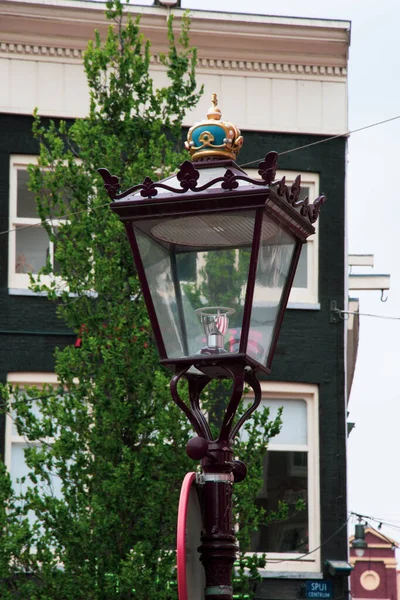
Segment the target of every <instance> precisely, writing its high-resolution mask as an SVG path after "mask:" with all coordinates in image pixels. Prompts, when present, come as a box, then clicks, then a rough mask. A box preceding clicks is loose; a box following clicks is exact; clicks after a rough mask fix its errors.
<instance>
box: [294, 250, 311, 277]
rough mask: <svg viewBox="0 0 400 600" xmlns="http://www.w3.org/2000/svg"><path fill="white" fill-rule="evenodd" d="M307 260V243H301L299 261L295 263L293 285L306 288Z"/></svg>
mask: <svg viewBox="0 0 400 600" xmlns="http://www.w3.org/2000/svg"><path fill="white" fill-rule="evenodd" d="M307 263H308V261H307V243H306V244H303V247H302V249H301V253H300V258H299V262H298V264H297V269H296V275H295V276H294V280H293V287H296V288H306V287H307V281H308V264H307Z"/></svg>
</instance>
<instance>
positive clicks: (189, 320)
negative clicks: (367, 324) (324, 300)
mask: <svg viewBox="0 0 400 600" xmlns="http://www.w3.org/2000/svg"><path fill="white" fill-rule="evenodd" d="M242 143H243V138H242V136H241V134H240V131H239V129H238V128H237V127H235V126H234V125H232V124H231V123H229V122H227V121H222V120H221V111H220V109H219V108H218V106H217V98H216V95H215V94H213V97H212V106H211V107H210V109H209V111H208V114H207V119H206V120H204V121H201V122H200V123H196V124H195V125H194V126H193V127H192V128H191V129H190V130H189V132H188V137H187V142H186V147H187V149H188V151H189V152H190V154H191V157H192V161H193V162H189V161H185V162H184V163H183V164H182V165H181V167H180V169H179V171H178V173H177V174H176V175H173V176H172V177H168V178H166V179H163V180H162V181H159V182H153V181H152V180H151V179H150V178H149V177H146V179H145V180H144V181H143V183H142V184H140V185H135V186H133V187H132V188H130V189H128V190H127V191H125V192H122V193H119V194H118V190H119V183H118V178H117V177H115V176H112V175H110V173H109V172H108V171H107V170H106V169H99V172H100V174H101V175H102V177H103V180H104V184H105V187H106V189H107V191H108V194H109V196H110V198H111V200H112V201H113V202H112V203H111V209H112V210H113V211H114V212H116V213H117V215H118V216H119V218H120V219H121V221H122V222H123V223H124V225H125V227H126V231H127V235H128V239H129V242H130V245H131V249H132V253H133V257H134V261H135V265H136V269H137V273H138V276H139V279H140V283H141V287H142V291H143V295H144V299H145V302H146V306H147V309H148V312H149V316H150V320H151V324H152V328H153V332H154V337H155V341H156V344H157V348H158V351H159V354H160V361H161V364H163V365H165V366H167V367H169V368H170V369H171V370H172V371H173V373H174V375H173V377H172V380H171V394H172V398H173V400H174V401H175V403H176V404H177V405H178V406H179V408H180V409H181V410H182V411H183V412H184V413H185V415H186V416H187V418H188V419H189V421H190V423H191V425H192V427H193V429H194V431H195V433H196V434H197V435H196V437H194V438H193V439H191V440H189V442H188V444H187V447H186V451H187V454H188V455H189V457H190V458H192V459H195V460H201V467H202V472H203V483H204V485H203V494H202V497H203V512H204V523H203V531H202V536H201V546H200V548H199V552H200V555H201V561H202V563H203V565H204V568H205V574H206V589H205V595H206V598H207V599H208V600H212V599H214V598H219V600H230V599H231V598H232V574H231V573H232V566H233V563H234V561H235V557H236V552H237V546H236V541H235V536H234V527H233V519H232V483H233V481H241V480H242V479H244V477H245V476H246V467H245V465H244V464H243V463H241V462H240V461H237V460H235V459H234V454H233V449H232V443H233V440H234V438H235V436H236V434H237V433H238V431H239V430H240V428H241V427H242V425H243V424H244V422H245V421H246V419H248V418H249V417H250V415H251V414H252V413H253V412H254V410H256V408H257V406H258V405H259V403H260V401H261V388H260V385H259V382H258V380H257V377H256V372H261V373H266V374H268V373H270V367H271V362H272V358H273V354H274V350H275V347H276V344H277V341H278V335H279V331H280V328H281V324H282V319H283V315H284V311H285V308H286V305H287V301H288V297H289V293H290V290H291V287H292V283H293V279H294V275H295V272H296V267H297V263H298V260H299V256H300V252H301V248H302V245H303V243H304V242H305V241H306V239H307V237H308V236H309V235H311V234H312V233H314V231H315V230H314V227H313V225H312V224H313V223H314V222H315V221H316V220H317V218H318V215H319V212H320V208H321V205H322V204H323V203H324V201H325V197H324V196H320V197H319V198H317V199H316V200H315V201H314V203H312V204H310V203H309V200H308V198H305V199H304V200H299V195H300V176H298V177H297V178H296V180H295V182H294V183H293V184H292V185H291V187H290V188H289V187H288V186H287V185H286V182H285V178H283V179H281V180H280V181H275V178H276V168H277V157H278V154H277V153H276V152H269V153H268V154H267V155H266V157H265V159H264V160H263V161H262V162H261V163H260V165H259V170H258V173H259V175H260V178H258V179H253V178H251V177H249V176H248V175H247V174H246V172H245V171H243V169H241V168H240V167H239V166H238V165H237V164H236V163H235V162H234V160H235V159H236V157H237V154H238V152H239V150H240V147H241V146H242ZM182 377H185V378H186V379H187V381H188V388H189V399H190V404H189V405H188V404H186V403H185V402H184V401H183V399H182V398H181V397H180V395H179V393H178V382H179V380H180V379H181V378H182ZM216 378H219V379H220V378H225V379H226V378H228V379H232V380H233V385H232V392H231V398H230V401H229V403H228V405H227V408H226V411H225V414H224V416H223V419H222V425H221V429H220V433H219V436H218V438H217V439H213V438H212V435H211V430H210V427H209V424H208V421H207V418H206V416H205V415H204V413H203V412H202V411H201V407H200V394H201V392H202V390H203V389H204V388H205V386H206V385H207V384H208V383H209V382H210V381H211V380H212V379H216ZM245 384H248V385H249V386H250V387H251V388H252V389H253V391H254V401H253V403H252V404H251V406H250V407H249V408H248V409H247V410H246V411H245V412H244V414H243V415H242V416H241V417H240V418H239V419H237V420H236V419H235V417H236V412H237V409H238V405H239V402H240V399H241V397H242V394H243V388H244V385H245Z"/></svg>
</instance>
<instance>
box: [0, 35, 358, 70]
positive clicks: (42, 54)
mask: <svg viewBox="0 0 400 600" xmlns="http://www.w3.org/2000/svg"><path fill="white" fill-rule="evenodd" d="M1 55H20V56H21V57H22V56H23V57H24V58H27V59H35V60H40V59H55V60H60V59H61V60H64V61H65V60H66V61H72V62H76V61H77V62H81V61H82V57H83V50H81V49H80V48H64V47H61V46H49V45H46V46H44V45H38V44H19V43H14V42H8V43H7V42H1V43H0V56H1ZM151 62H152V63H153V64H159V65H161V61H160V59H159V57H158V56H152V60H151ZM198 69H205V70H206V71H213V70H219V71H239V72H241V73H243V74H245V73H249V72H251V73H254V74H257V73H263V74H264V75H265V74H278V75H285V74H286V75H290V74H291V75H300V76H308V77H312V76H314V77H318V78H321V77H323V78H325V77H346V75H347V69H346V67H333V66H331V65H304V64H295V63H291V64H288V63H282V62H278V63H276V62H260V61H244V60H230V59H214V58H205V57H201V56H200V57H199V61H198Z"/></svg>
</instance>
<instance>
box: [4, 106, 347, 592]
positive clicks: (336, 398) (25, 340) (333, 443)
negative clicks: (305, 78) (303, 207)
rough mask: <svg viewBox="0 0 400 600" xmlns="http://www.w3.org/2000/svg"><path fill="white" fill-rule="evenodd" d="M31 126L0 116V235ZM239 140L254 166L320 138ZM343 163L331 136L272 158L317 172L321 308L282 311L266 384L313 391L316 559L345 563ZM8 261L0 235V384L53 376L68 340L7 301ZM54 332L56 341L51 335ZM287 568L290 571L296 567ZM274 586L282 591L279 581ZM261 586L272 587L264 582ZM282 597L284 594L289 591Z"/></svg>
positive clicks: (19, 301) (60, 329) (45, 320)
mask: <svg viewBox="0 0 400 600" xmlns="http://www.w3.org/2000/svg"><path fill="white" fill-rule="evenodd" d="M31 126H32V118H30V117H25V116H18V115H6V114H2V115H0V132H1V133H0V231H5V230H7V229H8V189H9V156H10V154H35V153H37V150H38V148H37V144H36V143H35V142H34V140H33V139H32V135H31ZM243 135H244V138H245V145H244V147H243V150H242V152H241V154H240V159H239V160H238V163H239V164H240V165H243V164H245V163H247V162H249V161H253V160H254V159H260V160H261V159H262V158H263V157H264V156H265V154H266V153H267V152H268V151H270V150H276V151H278V152H285V151H287V150H292V149H294V148H297V147H299V146H303V145H306V144H309V143H312V142H315V141H317V140H320V139H323V138H321V137H318V136H310V135H299V134H274V133H270V134H265V133H256V132H244V134H243ZM345 158H346V140H345V139H344V138H337V139H334V140H332V141H329V142H327V143H323V144H319V145H316V146H312V147H310V148H306V149H303V150H300V151H297V152H291V153H289V154H286V155H284V156H282V157H280V159H279V168H281V169H288V170H295V171H296V170H297V171H309V172H313V173H314V172H316V173H319V175H320V193H324V194H326V196H327V197H328V202H327V203H326V204H325V205H324V206H323V208H322V212H321V216H320V221H319V301H320V304H321V309H320V310H288V311H287V313H286V315H285V318H284V323H283V328H282V333H281V336H280V340H279V343H278V346H277V350H276V355H275V359H274V363H273V365H272V375H271V379H273V380H278V381H298V382H309V383H315V384H318V385H319V390H320V395H319V400H320V422H319V428H320V483H321V520H322V531H321V539H322V541H324V540H328V539H329V538H330V537H331V536H333V537H332V540H330V541H328V542H327V543H325V544H324V545H323V548H322V557H323V561H324V560H325V559H342V560H344V559H346V557H347V531H346V528H345V527H344V528H343V529H342V530H341V533H340V534H339V535H334V534H335V532H336V531H337V530H338V529H339V528H340V527H341V526H342V525H343V523H344V522H345V521H346V518H347V515H346V456H345V448H346V437H345V435H346V414H345V398H344V364H345V362H344V350H343V349H344V342H343V332H344V329H343V323H340V324H331V323H330V314H329V306H330V302H331V301H332V300H335V301H336V302H337V304H338V306H343V305H344V294H345V289H344V278H345V272H346V270H345V247H344V233H345V232H344V176H345ZM256 166H257V163H256V164H255V165H251V168H254V167H256ZM249 168H250V166H249ZM7 260H8V236H7V235H0V381H1V382H4V381H5V380H6V377H7V373H8V372H10V371H52V370H53V349H54V347H55V346H61V347H62V346H63V345H65V344H67V343H73V342H74V336H71V337H69V336H68V337H67V336H65V335H64V333H65V332H66V329H65V326H64V325H63V323H61V322H60V321H58V320H57V319H56V318H55V313H54V306H53V305H51V304H49V303H48V302H47V300H46V299H45V298H39V297H29V296H9V295H8V290H7ZM4 330H7V331H18V332H27V331H29V332H34V331H40V332H47V333H46V334H44V333H40V334H38V335H28V334H26V333H18V334H15V335H12V334H9V333H7V334H5V333H1V331H4ZM55 333H56V334H57V333H58V335H54V334H55ZM50 334H51V335H50ZM0 447H1V448H3V447H4V424H3V422H1V424H0ZM293 570H294V571H295V570H296V569H295V565H294V568H293ZM271 584H272V580H271ZM280 584H282V585H289V583H287V584H284V582H283V581H280ZM265 585H267V586H268V589H269V590H270V589H271V586H270V584H269V583H268V580H267V581H266V582H265ZM340 585H341V584H340ZM263 586H264V584H263ZM290 586H291V587H290ZM290 586H289V588H288V589H293V588H292V584H290ZM263 589H264V588H263ZM260 591H261V590H260ZM288 593H289V595H290V594H291V593H292V592H288ZM265 594H266V592H265V591H263V592H262V596H263V597H270V596H268V594H267V595H265ZM278 597H281V596H278ZM282 597H284V595H283V596H282Z"/></svg>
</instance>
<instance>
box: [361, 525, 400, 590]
mask: <svg viewBox="0 0 400 600" xmlns="http://www.w3.org/2000/svg"><path fill="white" fill-rule="evenodd" d="M353 539H354V538H350V563H351V565H352V567H353V570H352V572H351V578H350V581H351V594H352V598H353V599H354V600H367V599H369V598H374V599H375V600H378V599H380V598H382V599H383V598H384V599H385V600H398V597H399V594H398V582H397V579H398V572H397V559H396V548H398V543H397V542H395V541H394V540H392V539H390V538H388V537H387V536H385V535H383V534H382V533H381V532H380V531H378V530H376V529H374V528H373V527H367V528H366V529H365V541H366V543H367V547H366V549H365V551H364V554H363V556H357V555H356V553H355V550H354V549H353V548H352V547H351V542H352V541H353Z"/></svg>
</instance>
